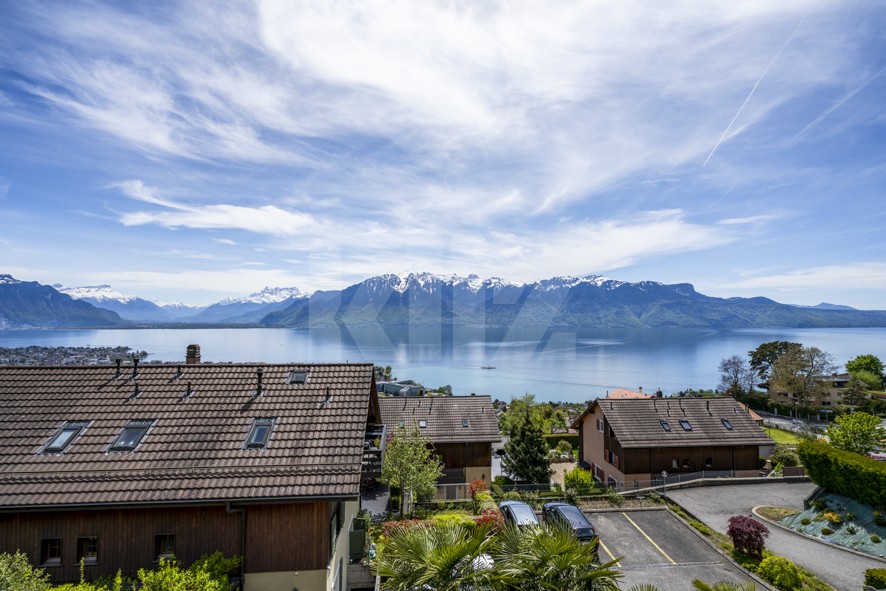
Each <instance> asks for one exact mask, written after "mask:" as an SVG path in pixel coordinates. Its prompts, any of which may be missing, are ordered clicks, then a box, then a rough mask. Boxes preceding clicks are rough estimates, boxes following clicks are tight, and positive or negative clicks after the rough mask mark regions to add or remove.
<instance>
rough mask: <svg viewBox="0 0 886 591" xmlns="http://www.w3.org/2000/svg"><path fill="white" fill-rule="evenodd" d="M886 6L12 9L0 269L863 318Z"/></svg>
mask: <svg viewBox="0 0 886 591" xmlns="http://www.w3.org/2000/svg"><path fill="white" fill-rule="evenodd" d="M884 23H886V4H884V3H880V2H854V1H847V0H836V1H828V0H817V1H809V0H804V1H791V0H783V1H779V2H772V1H771V0H759V1H757V0H750V1H743V2H697V1H695V0H692V1H686V2H667V1H664V2H654V3H649V2H631V1H594V2H581V1H576V0H562V1H561V0H544V1H538V2H534V1H532V2H530V1H526V2H523V1H510V2H508V1H501V2H494V1H490V2H484V1H480V2H457V1H456V2H427V1H424V0H401V1H392V2H380V1H374V0H369V1H366V2H334V1H324V2H293V1H284V0H268V1H258V2H255V3H248V2H238V3H222V2H216V1H213V2H200V1H196V0H191V1H188V2H181V3H168V2H162V1H160V2H145V3H129V2H120V3H117V4H114V3H99V2H76V1H59V2H41V1H39V0H38V1H31V2H7V3H5V4H4V7H3V10H2V15H0V72H2V74H0V211H2V212H3V215H2V216H0V267H2V268H0V273H3V272H5V273H11V274H12V275H14V276H15V277H17V278H19V279H23V280H30V281H39V282H41V283H48V284H52V283H61V284H64V285H65V286H69V287H73V286H80V285H95V284H99V283H109V284H111V285H112V286H113V287H115V288H116V289H117V290H118V291H121V292H123V293H127V294H131V295H140V296H142V297H146V298H150V299H156V300H161V301H172V300H181V301H185V302H188V303H208V302H212V301H216V300H218V299H221V298H223V297H228V296H239V295H245V294H247V293H250V292H253V291H258V290H259V289H261V288H262V287H264V286H292V285H294V286H298V287H299V288H301V289H302V290H304V291H313V290H317V289H330V288H340V287H343V286H345V285H349V284H351V283H354V282H357V281H360V280H362V279H364V278H366V277H369V276H372V275H376V274H381V273H400V274H403V273H408V272H412V271H429V272H434V273H442V274H453V273H455V274H460V275H467V274H471V273H475V274H477V275H479V276H481V277H490V276H499V277H504V278H506V279H510V280H513V281H534V280H537V279H541V278H547V277H551V276H556V275H587V274H602V275H605V276H607V277H611V278H614V279H620V280H626V281H639V280H654V281H661V282H665V283H676V282H690V283H693V284H694V285H695V286H696V289H698V290H699V291H701V292H702V293H706V294H709V295H714V296H722V297H729V296H756V295H763V296H767V297H771V298H773V299H775V300H778V301H781V302H786V303H797V304H810V305H811V304H817V303H819V302H822V301H827V302H832V303H840V304H847V305H851V306H855V307H858V308H863V309H886V212H884V208H883V205H882V204H883V202H884V189H886V71H884V69H886V38H884V36H883V27H884Z"/></svg>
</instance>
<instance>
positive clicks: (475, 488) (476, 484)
mask: <svg viewBox="0 0 886 591" xmlns="http://www.w3.org/2000/svg"><path fill="white" fill-rule="evenodd" d="M487 490H489V487H488V486H487V485H486V481H485V480H481V479H479V478H478V479H477V480H474V481H472V482H471V484H469V485H468V491H470V493H471V498H472V499H476V498H477V493H478V492H481V491H487Z"/></svg>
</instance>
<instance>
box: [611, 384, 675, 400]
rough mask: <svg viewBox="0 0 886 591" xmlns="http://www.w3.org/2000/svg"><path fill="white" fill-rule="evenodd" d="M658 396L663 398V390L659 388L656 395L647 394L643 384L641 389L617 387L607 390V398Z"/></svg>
mask: <svg viewBox="0 0 886 591" xmlns="http://www.w3.org/2000/svg"><path fill="white" fill-rule="evenodd" d="M655 396H658V397H659V398H661V391H660V390H659V391H658V392H656V393H655V394H654V395H653V394H647V393H646V392H644V391H643V387H642V386H641V387H640V389H639V390H628V389H627V388H616V389H615V390H613V391H612V392H610V391H609V390H607V391H606V398H654V397H655Z"/></svg>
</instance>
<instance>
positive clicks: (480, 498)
mask: <svg viewBox="0 0 886 591" xmlns="http://www.w3.org/2000/svg"><path fill="white" fill-rule="evenodd" d="M474 500H475V501H477V502H478V503H485V502H489V501H494V500H495V499H493V498H492V495H491V494H490V493H489V491H485V490H481V491H480V492H478V493H477V494H476V495H475V496H474Z"/></svg>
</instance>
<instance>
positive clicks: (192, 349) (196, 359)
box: [185, 345, 200, 365]
mask: <svg viewBox="0 0 886 591" xmlns="http://www.w3.org/2000/svg"><path fill="white" fill-rule="evenodd" d="M185 363H186V364H187V365H200V345H188V349H187V352H186V353H185Z"/></svg>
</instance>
